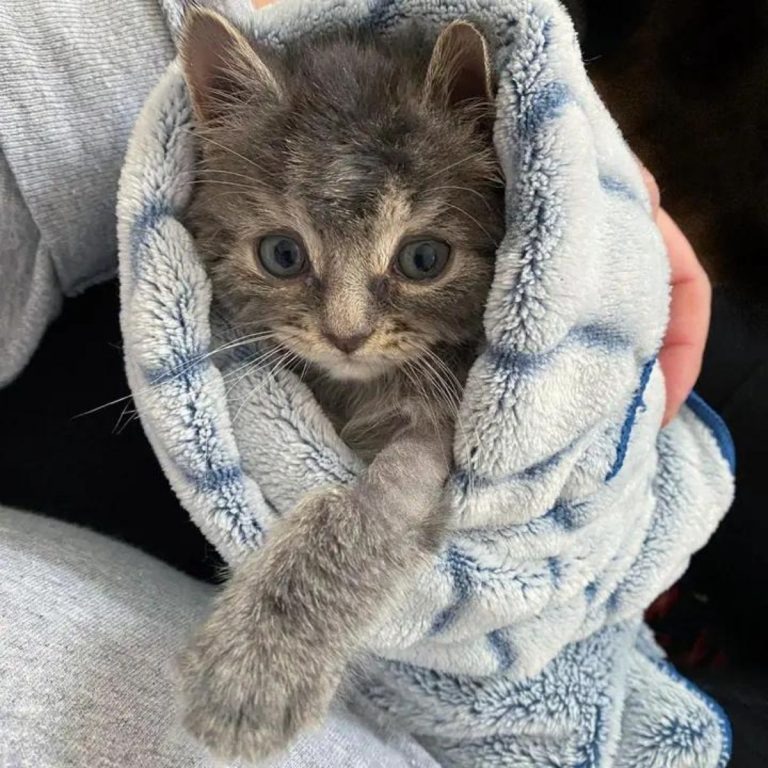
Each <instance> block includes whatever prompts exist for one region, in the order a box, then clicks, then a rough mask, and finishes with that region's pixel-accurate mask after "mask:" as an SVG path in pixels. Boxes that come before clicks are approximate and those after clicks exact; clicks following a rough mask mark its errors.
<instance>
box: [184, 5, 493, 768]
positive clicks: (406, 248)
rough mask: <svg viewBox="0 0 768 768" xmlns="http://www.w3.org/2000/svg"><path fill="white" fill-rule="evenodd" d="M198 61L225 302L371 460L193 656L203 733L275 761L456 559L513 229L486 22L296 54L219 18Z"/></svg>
mask: <svg viewBox="0 0 768 768" xmlns="http://www.w3.org/2000/svg"><path fill="white" fill-rule="evenodd" d="M182 59H183V62H184V69H185V76H186V80H187V84H188V87H189V91H190V94H191V96H192V101H193V105H194V109H195V116H196V129H197V132H198V135H199V138H200V150H201V155H202V159H201V165H200V170H199V174H198V179H197V184H198V189H197V191H196V194H195V197H194V201H193V203H192V205H191V207H190V211H189V216H188V224H189V226H190V228H191V230H192V231H193V233H194V235H195V237H196V239H197V243H198V246H199V250H200V253H201V255H202V257H203V259H204V260H205V263H206V265H207V268H208V271H209V274H210V277H211V280H212V284H213V289H214V295H215V297H216V299H217V301H218V303H219V305H220V306H221V308H222V310H223V311H224V313H225V314H226V315H227V316H228V318H229V321H230V323H231V324H232V325H233V326H234V328H235V329H238V330H245V331H246V332H248V333H250V332H255V331H260V332H262V333H263V334H264V335H265V337H266V339H267V342H268V343H270V344H272V345H274V347H275V348H276V349H277V350H283V351H285V352H286V353H290V355H291V359H292V360H293V361H294V363H293V365H294V368H295V370H296V372H297V373H299V374H301V375H302V376H303V377H304V378H305V380H306V381H307V383H308V384H309V386H310V387H311V389H312V391H313V393H314V395H315V397H316V398H317V400H318V401H319V403H320V405H321V406H322V408H323V409H324V410H325V412H326V413H327V414H328V415H329V417H330V418H331V419H332V421H333V423H334V424H335V426H336V427H337V428H338V429H339V431H340V433H341V435H342V437H343V438H344V439H345V440H346V441H347V442H348V443H349V444H350V445H351V446H352V447H353V449H354V450H356V451H357V452H358V453H360V454H361V455H362V456H364V457H365V458H366V459H367V460H368V461H369V462H370V463H369V466H368V469H367V471H366V472H365V474H364V475H363V477H361V478H360V479H359V480H358V482H357V484H356V485H355V486H354V487H352V488H341V487H338V488H336V487H332V488H327V489H318V490H317V491H316V492H315V493H313V494H311V495H310V496H308V497H307V498H305V499H303V500H302V502H301V503H300V504H299V505H298V507H297V508H296V509H294V510H293V511H292V512H291V513H290V514H289V515H286V516H285V517H284V518H283V519H281V520H280V521H279V522H278V523H277V524H276V525H275V526H274V528H273V530H272V531H270V536H269V539H268V540H267V542H266V544H265V546H264V548H263V549H262V551H260V552H257V553H255V554H253V555H251V556H250V557H248V558H247V559H246V560H245V561H244V562H243V563H242V564H240V565H239V566H238V567H237V568H236V569H235V571H234V574H233V576H232V579H231V580H230V582H229V583H228V585H227V586H226V588H225V589H224V591H223V593H222V595H221V597H220V599H219V600H218V602H217V604H216V606H215V609H214V611H213V614H212V616H211V618H210V619H209V620H208V622H207V623H206V625H205V626H204V627H203V628H202V630H201V631H200V632H199V634H198V635H197V637H196V639H195V641H194V643H193V645H192V646H191V648H190V649H189V650H188V652H187V653H186V654H185V656H184V659H183V661H182V675H183V681H184V690H185V694H186V703H187V704H186V706H187V710H186V718H185V723H186V725H187V727H188V728H189V729H190V730H191V732H192V733H193V734H195V735H196V736H198V737H199V738H200V739H202V740H203V741H204V742H205V743H206V744H207V745H208V746H209V747H210V748H211V749H212V750H213V751H214V752H216V753H218V754H220V755H222V756H226V757H234V756H244V757H247V758H251V759H257V758H261V757H264V756H265V755H269V754H271V753H273V752H275V751H277V750H280V749H282V748H284V747H285V746H286V745H287V744H288V743H289V741H290V739H291V738H292V737H293V736H294V735H295V734H296V733H297V732H298V731H300V730H301V729H303V728H306V727H307V726H309V725H312V724H314V723H319V722H320V721H322V719H323V717H324V716H325V714H326V712H327V709H328V707H329V705H330V703H331V700H332V698H333V696H334V694H335V692H336V691H337V689H338V687H339V685H340V684H341V682H342V680H343V678H344V676H345V674H346V672H347V670H348V668H349V665H350V663H351V662H352V661H353V660H354V659H355V656H356V654H357V653H358V651H359V649H360V648H361V646H362V645H363V644H364V643H365V641H366V640H367V639H368V638H369V637H370V636H371V633H372V632H374V631H375V628H376V625H377V622H380V621H382V620H383V617H384V616H385V615H386V611H387V609H388V608H389V606H390V605H392V603H393V602H394V601H395V600H396V599H397V596H398V593H399V592H401V591H402V590H403V589H404V588H405V586H406V583H407V581H408V580H412V579H413V578H414V576H415V575H417V574H418V569H419V568H420V567H423V566H424V565H425V564H426V563H428V562H429V554H430V553H432V552H433V551H434V550H435V548H436V547H437V544H438V542H439V536H440V532H441V529H442V527H443V525H444V524H445V520H444V517H445V513H444V510H443V509H442V505H441V499H442V489H443V485H444V482H445V480H446V478H447V475H448V472H449V469H450V460H451V459H450V457H451V443H452V440H451V438H452V431H453V427H454V419H455V417H456V412H457V404H458V399H459V397H460V394H461V390H462V388H463V384H464V380H465V377H466V374H467V372H468V368H469V366H470V364H471V362H472V360H473V359H474V357H475V356H476V354H477V348H478V345H479V344H480V343H481V342H482V316H483V308H484V303H485V300H486V296H487V292H488V288H489V286H490V282H491V279H492V275H493V266H494V251H495V247H496V245H497V244H498V241H499V239H500V238H501V235H502V232H503V188H502V184H501V181H500V178H499V175H500V170H499V167H498V163H497V160H496V157H495V154H494V152H493V147H492V140H491V122H492V118H493V114H492V87H491V74H490V71H491V70H490V64H489V54H488V43H487V42H486V39H485V37H484V36H483V35H482V34H481V33H480V32H479V31H478V30H477V29H476V28H475V27H474V26H472V25H471V24H469V23H467V22H456V23H454V24H451V25H449V26H447V27H446V28H445V29H444V30H443V31H442V32H441V33H440V35H439V36H437V38H435V36H434V35H430V33H429V32H428V31H427V30H425V29H421V28H419V27H418V26H413V27H412V28H409V29H407V30H406V31H403V32H400V33H396V34H393V35H391V36H388V37H387V38H386V39H376V38H374V37H372V36H370V35H367V34H365V33H362V32H345V33H338V34H336V35H334V36H330V37H326V38H323V39H317V40H309V41H307V40H304V41H302V42H297V43H292V44H289V45H288V46H287V47H285V48H284V49H283V50H281V51H280V52H275V51H273V50H267V49H262V47H260V46H258V45H254V44H252V43H251V42H249V41H248V40H246V39H245V38H244V37H243V35H241V33H240V32H238V31H237V30H236V29H234V28H233V27H232V26H231V25H230V24H229V23H228V22H226V21H225V20H223V19H222V18H221V17H219V16H217V15H215V14H213V13H211V12H206V11H194V12H193V13H192V14H191V17H190V20H189V22H188V24H187V27H186V31H185V34H184V38H183V45H182Z"/></svg>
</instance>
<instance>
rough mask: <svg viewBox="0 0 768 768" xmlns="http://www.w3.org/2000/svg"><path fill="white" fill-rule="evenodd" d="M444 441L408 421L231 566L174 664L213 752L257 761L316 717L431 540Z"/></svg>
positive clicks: (191, 716) (189, 718)
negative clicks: (347, 480) (354, 478)
mask: <svg viewBox="0 0 768 768" xmlns="http://www.w3.org/2000/svg"><path fill="white" fill-rule="evenodd" d="M448 444H449V440H448V439H447V438H446V437H445V436H442V437H440V438H439V439H438V438H436V437H434V432H432V434H431V435H430V431H429V429H428V428H425V429H422V430H419V429H416V428H409V429H408V430H406V431H404V432H403V433H402V434H401V435H400V436H399V437H398V438H397V439H396V440H395V441H393V443H391V444H390V445H389V446H387V447H386V448H385V449H384V450H383V451H382V452H381V453H380V454H379V455H378V456H377V457H376V459H375V460H374V461H373V463H372V464H371V466H370V467H369V468H368V470H367V472H366V473H365V475H364V476H363V477H362V478H361V479H360V481H359V482H358V484H357V485H356V486H355V487H353V488H350V489H346V488H331V489H328V490H326V491H323V492H319V493H317V494H313V495H310V496H308V497H307V498H305V499H304V500H303V501H302V503H301V504H299V506H298V507H297V508H296V509H295V510H294V511H292V512H291V514H290V515H288V516H286V517H285V518H284V519H283V520H281V521H280V522H279V523H278V524H277V525H275V527H274V529H273V531H272V532H271V535H270V538H269V540H268V542H267V544H266V545H265V548H264V549H263V551H260V552H257V553H254V554H253V555H252V556H250V557H249V558H248V559H246V561H245V562H243V563H242V564H241V565H240V566H238V567H237V569H236V570H235V573H234V576H233V578H232V580H231V581H230V582H229V583H228V585H227V586H226V588H225V589H224V591H223V593H222V594H221V596H220V598H219V600H218V602H217V604H216V606H215V609H214V611H213V614H212V616H211V617H210V619H209V620H208V621H207V623H206V624H205V625H204V626H203V628H202V630H201V631H200V632H199V634H198V636H197V638H196V639H195V641H194V643H193V644H192V646H191V647H190V649H189V650H188V651H187V652H186V654H185V656H184V658H183V660H182V665H181V671H182V677H183V685H184V694H185V698H186V715H185V725H186V726H187V728H188V729H189V730H190V731H191V732H192V733H193V734H194V735H195V736H197V737H198V738H200V739H201V740H202V741H203V742H204V743H205V744H206V745H207V746H208V747H209V748H210V749H211V750H212V751H213V752H214V753H216V754H218V755H220V756H222V757H230V758H231V757H237V756H239V757H246V758H250V759H258V758H262V757H265V756H267V755H270V754H272V753H274V752H276V751H279V750H281V749H283V748H285V747H286V746H287V744H288V743H289V741H290V740H291V738H292V737H293V736H294V735H295V734H296V733H297V732H298V731H300V730H302V729H304V728H306V727H308V726H312V725H315V724H319V723H320V722H321V721H322V720H323V718H324V717H325V714H326V712H327V710H328V707H329V705H330V703H331V701H332V699H333V696H334V694H335V692H336V690H337V688H338V686H339V684H340V682H341V680H342V678H343V676H344V673H345V670H346V667H347V665H348V663H349V661H350V660H351V659H352V657H353V656H354V655H355V653H356V652H357V651H358V650H359V649H360V647H361V645H362V644H364V642H365V640H366V639H367V637H368V636H369V634H370V632H371V631H372V629H373V628H374V627H375V626H376V624H377V622H379V621H380V620H381V619H382V617H383V615H385V611H386V610H387V609H388V607H389V606H390V605H392V603H393V601H394V600H395V598H396V597H397V594H398V592H399V590H401V589H403V588H404V587H405V586H406V584H407V580H408V576H409V575H410V576H412V575H413V573H414V572H415V571H416V570H417V569H418V568H419V567H421V566H423V565H425V564H426V562H428V560H429V558H428V557H427V550H428V549H430V548H433V547H435V546H436V544H437V540H438V538H439V531H438V528H439V527H440V523H439V522H438V521H439V520H440V519H441V518H442V515H439V513H438V511H439V510H440V508H441V498H442V487H443V484H444V482H445V479H446V477H447V474H448V470H449V461H450V459H449V445H448Z"/></svg>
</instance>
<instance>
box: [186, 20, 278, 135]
mask: <svg viewBox="0 0 768 768" xmlns="http://www.w3.org/2000/svg"><path fill="white" fill-rule="evenodd" d="M181 60H182V64H183V67H184V77H185V79H186V81H187V86H188V87H189V91H190V94H191V97H192V103H193V106H194V109H195V113H196V114H197V116H198V118H199V119H200V120H202V121H203V122H208V121H210V120H215V119H217V118H222V117H225V116H226V115H227V114H228V113H229V112H230V111H231V109H232V107H233V106H236V105H237V104H241V103H242V102H243V101H244V100H246V99H247V98H248V97H250V96H253V95H254V94H258V95H259V96H260V97H261V98H279V97H280V86H279V84H278V82H277V80H276V78H275V75H274V74H273V72H272V70H271V69H270V67H269V66H268V64H266V63H265V62H264V60H263V59H262V58H261V57H260V56H259V55H258V54H257V53H256V50H255V49H254V47H253V46H252V45H251V44H250V43H249V42H248V40H247V39H246V37H245V36H244V35H243V34H242V32H240V31H239V30H237V29H236V28H235V27H234V26H233V25H232V24H230V23H229V22H228V21H227V20H226V19H225V18H224V17H223V16H220V15H219V14H218V13H215V12H214V11H210V10H207V9H204V8H193V9H192V10H190V11H189V13H188V15H187V18H186V21H185V25H184V31H183V32H182V37H181Z"/></svg>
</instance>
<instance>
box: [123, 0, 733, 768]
mask: <svg viewBox="0 0 768 768" xmlns="http://www.w3.org/2000/svg"><path fill="white" fill-rule="evenodd" d="M413 18H419V19H422V20H423V21H425V22H427V23H431V24H434V25H436V26H437V25H441V24H444V23H447V22H449V21H452V20H454V19H456V18H470V19H476V20H478V21H479V22H481V23H482V24H483V26H484V27H485V28H487V29H490V30H491V31H492V32H493V34H494V35H495V37H496V40H497V52H496V57H495V62H494V63H495V67H496V71H497V73H498V81H499V88H498V96H497V110H498V119H497V123H496V126H495V133H494V138H495V145H496V149H497V152H498V154H499V157H500V160H501V163H502V167H503V169H504V173H505V177H506V179H507V191H506V210H507V213H506V216H507V222H506V224H507V233H506V236H505V238H504V240H503V242H502V244H501V246H500V248H499V251H498V254H497V266H496V275H495V279H494V283H493V286H492V289H491V293H490V296H489V300H488V305H487V310H486V316H485V329H486V337H487V342H488V344H487V347H486V349H485V350H484V351H483V352H482V354H481V355H480V356H479V358H478V360H477V362H476V364H475V366H474V367H473V370H472V372H471V374H470V377H469V381H468V383H467V388H466V392H465V396H464V399H463V403H462V407H461V412H460V419H459V424H458V425H457V429H456V437H455V446H454V458H455V464H456V472H455V474H454V475H453V477H452V478H451V480H450V487H449V491H450V497H451V499H452V515H453V517H452V525H451V532H450V535H449V537H448V540H447V542H446V544H445V546H444V548H443V549H442V550H441V551H440V552H439V553H437V554H436V555H435V557H434V565H433V567H432V568H431V569H430V570H429V571H426V572H424V573H423V574H422V576H421V577H420V579H419V580H418V581H417V582H416V583H415V584H414V585H413V589H412V590H411V592H410V593H409V595H408V596H407V597H406V599H405V601H404V604H403V605H402V606H401V608H400V610H399V611H398V613H397V615H395V616H391V617H388V618H387V620H386V621H385V622H384V624H383V625H382V627H381V628H380V631H379V632H377V634H376V644H375V646H374V647H371V648H370V649H369V650H370V652H371V662H370V665H369V670H370V674H369V676H368V678H367V679H366V680H364V681H362V682H361V684H360V688H361V692H362V694H363V695H364V696H365V699H366V701H367V703H368V704H370V705H372V706H375V707H377V708H378V709H379V710H381V711H382V712H384V713H386V715H387V717H389V718H391V719H393V720H394V721H396V722H399V723H400V724H402V725H403V727H405V728H407V729H408V730H409V731H412V732H413V733H414V734H416V736H417V737H418V738H419V739H420V740H421V741H422V742H423V743H424V744H425V745H426V746H427V747H428V748H429V749H430V750H431V751H432V752H433V754H435V756H436V757H437V758H438V759H439V760H440V762H441V763H442V764H444V765H446V766H463V767H466V766H550V765H560V766H572V767H573V768H575V767H576V766H587V765H588V766H600V767H602V766H722V765H725V764H726V762H727V760H728V755H729V750H730V737H729V731H728V725H727V720H726V719H725V717H724V716H723V714H722V712H721V711H720V710H719V708H718V707H717V706H716V705H715V704H714V703H713V702H711V701H709V700H708V699H706V697H704V695H703V694H701V693H700V692H698V691H697V690H696V689H695V688H693V686H691V685H690V684H688V683H687V682H685V681H684V680H682V679H681V678H679V676H678V675H677V674H676V673H675V672H674V670H673V669H672V668H671V667H669V665H667V664H666V663H665V662H664V661H663V659H662V658H661V656H660V654H659V652H658V650H657V649H656V647H655V645H654V644H653V641H652V639H651V638H650V635H649V633H648V632H647V630H646V629H645V628H644V626H643V624H642V614H643V611H644V609H645V607H646V606H647V605H648V604H649V603H650V602H651V601H652V600H653V598H654V597H655V596H656V595H658V594H659V593H660V592H661V591H663V590H664V589H665V588H666V587H668V586H669V585H671V584H672V583H673V582H674V581H675V580H676V579H677V578H678V577H679V576H680V575H681V573H682V572H683V571H684V570H685V568H686V567H687V564H688V560H689V557H690V555H691V554H692V553H693V552H694V551H696V550H697V549H699V548H700V547H701V546H703V544H704V543H705V542H706V541H707V539H708V538H709V536H710V535H711V533H712V531H713V530H714V528H715V527H716V525H717V523H718V521H719V520H720V518H721V517H722V515H723V514H724V513H725V511H726V510H727V508H728V506H729V504H730V501H731V497H732V493H733V480H732V477H733V448H732V445H731V443H730V438H729V437H728V434H727V430H726V429H725V427H724V426H723V424H722V422H721V421H720V420H719V418H718V417H717V416H716V414H714V413H712V412H711V411H710V410H709V409H708V408H707V406H706V405H705V404H704V403H702V402H701V401H700V400H699V399H698V398H696V397H695V396H692V398H691V399H690V400H689V402H688V404H687V406H686V407H684V408H683V410H682V412H681V413H680V415H679V416H678V417H677V418H676V419H675V420H674V421H673V422H672V423H671V424H670V425H669V426H667V427H666V428H665V429H663V430H660V423H661V417H662V414H663V409H664V382H663V376H662V372H661V369H660V367H659V365H658V362H657V353H658V350H659V348H660V346H661V342H662V339H663V335H664V330H665V327H666V321H667V311H668V264H667V259H666V255H665V253H664V249H663V244H662V242H661V240H660V236H659V234H658V232H657V230H656V228H655V226H654V224H653V221H652V219H651V216H650V206H649V201H648V199H647V195H646V192H645V188H644V186H643V183H642V179H641V177H640V174H639V172H638V169H637V167H636V164H635V161H634V159H633V157H632V155H631V153H630V152H629V150H628V149H627V147H626V145H625V144H624V142H623V140H622V138H621V135H620V133H619V131H618V129H617V128H616V126H615V124H614V122H613V121H612V119H611V118H610V116H609V115H608V114H607V112H606V111H605V109H604V107H603V106H602V104H601V102H600V101H599V99H598V98H597V96H596V95H595V93H594V91H593V89H592V87H591V85H590V83H589V80H588V78H587V76H586V73H585V71H584V68H583V66H582V63H581V59H580V53H579V49H578V44H577V41H576V38H575V34H574V32H573V28H572V25H571V23H570V20H569V19H568V17H567V15H566V14H565V12H564V11H563V9H562V8H561V7H560V5H559V4H558V3H557V2H555V0H503V1H497V2H494V1H492V0H461V2H453V1H449V0H386V1H384V0H378V1H373V0H347V1H346V2H340V1H339V0H322V1H320V2H296V1H294V0H283V1H282V2H281V3H279V4H277V5H276V6H273V7H270V8H268V9H267V10H265V11H262V12H260V13H258V14H254V16H253V17H252V18H251V19H249V20H248V25H249V27H250V28H249V29H248V31H249V32H250V34H252V35H253V36H254V37H255V38H257V39H260V40H262V41H265V42H267V43H269V44H272V45H275V46H279V45H281V44H283V43H284V42H285V41H287V40H289V39H291V38H293V37H295V36H297V35H301V34H304V33H306V32H308V31H313V32H314V31H319V30H320V29H331V28H334V27H337V26H340V25H353V26H366V27H371V28H373V29H374V30H376V31H377V32H379V33H380V34H382V35H386V34H387V33H388V31H391V30H392V29H395V28H396V27H397V26H398V25H400V24H403V23H405V22H407V21H408V20H409V19H413ZM190 121H191V115H190V108H189V104H188V101H187V96H186V92H185V88H184V84H183V80H182V77H181V74H180V69H179V67H178V66H177V65H176V64H174V65H172V66H171V67H170V68H169V70H168V72H167V73H166V75H165V77H164V78H163V80H162V81H161V82H160V84H159V85H158V86H157V88H156V89H155V91H154V93H153V95H152V96H151V98H150V100H149V101H148V103H147V105H146V107H145V109H144V112H143V114H142V116H141V118H140V120H139V123H138V124H137V126H136V129H135V131H134V135H133V139H132V142H131V146H130V149H129V152H128V157H127V160H126V164H125V168H124V171H123V177H122V182H121V189H120V196H119V201H120V202H119V236H120V262H121V265H120V268H121V286H122V288H121V290H122V302H123V310H122V326H123V332H124V336H125V350H126V365H127V369H128V374H129V380H130V382H131V387H132V389H133V394H134V398H135V400H136V404H137V408H138V411H139V414H140V416H141V418H142V422H143V424H144V427H145V430H146V431H147V434H148V436H149V438H150V440H151V442H152V444H153V447H154V449H155V451H156V452H157V455H158V458H159V459H160V462H161V464H162V465H163V468H164V470H165V472H166V474H167V475H168V477H169V479H170V481H171V483H172V485H173V486H174V488H175V490H176V492H177V493H178V495H179V498H180V499H181V501H182V503H183V504H184V505H185V506H186V508H187V509H188V510H189V512H190V514H191V516H192V517H193V519H194V520H195V521H196V522H197V524H198V525H199V526H200V527H201V529H202V530H203V532H204V533H205V534H206V536H207V537H208V538H209V539H210V540H211V541H212V542H213V543H214V544H215V545H216V546H217V547H218V549H219V550H220V551H221V552H222V554H223V555H224V556H225V557H226V558H227V559H228V560H230V561H233V562H234V561H236V560H237V559H238V558H239V557H241V556H242V555H243V553H245V552H247V551H248V550H249V549H251V548H253V547H258V546H260V545H261V544H262V542H263V541H264V538H265V537H266V536H268V532H269V527H270V524H271V523H272V521H274V519H275V518H276V516H280V515H284V514H289V513H290V511H291V509H292V507H293V506H294V505H295V504H296V502H297V501H298V500H299V499H300V498H301V497H302V495H303V494H304V493H306V492H307V491H310V490H312V489H314V488H317V487H319V486H322V485H328V484H348V483H353V482H354V480H355V477H356V475H357V474H358V473H359V472H360V470H361V469H362V464H361V462H360V461H359V460H358V459H357V458H356V457H355V456H354V455H353V454H352V453H351V452H350V451H349V450H348V449H347V447H346V446H345V445H344V444H343V443H342V442H341V440H340V439H339V437H338V436H337V435H336V434H335V433H334V431H333V429H332V428H331V426H330V424H329V423H328V421H327V420H326V418H325V417H324V415H323V414H322V413H321V411H320V409H319V408H318V406H317V404H316V403H315V401H314V399H313V398H312V395H311V393H310V392H309V391H308V390H307V388H306V387H305V386H304V385H303V384H302V383H301V382H299V381H298V380H297V379H296V377H294V376H293V375H292V374H290V373H289V372H286V371H278V372H275V373H271V374H267V373H266V372H264V371H252V370H250V369H249V368H248V365H247V363H248V360H249V359H250V356H251V355H253V353H254V350H253V349H250V350H243V349H242V348H237V349H226V348H225V346H224V347H222V339H223V338H224V337H223V334H222V333H221V331H220V329H219V328H217V326H216V323H215V321H213V322H212V320H211V306H210V287H209V285H208V281H207V278H206V276H205V272H204V270H203V267H202V266H201V264H200V262H199V261H198V260H197V258H196V254H195V248H194V242H193V241H192V238H191V237H190V235H189V233H188V232H187V231H186V230H185V229H184V227H183V225H182V224H181V223H180V218H181V216H182V214H183V211H184V209H185V206H186V205H187V203H188V201H189V197H190V194H191V191H192V186H191V184H190V180H191V174H190V173H189V171H190V170H191V169H192V164H193V161H194V152H195V147H194V137H193V135H192V134H191V133H190V131H189V127H190ZM217 347H221V349H220V350H219V351H218V352H216V353H215V354H214V351H215V350H216V349H217Z"/></svg>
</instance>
